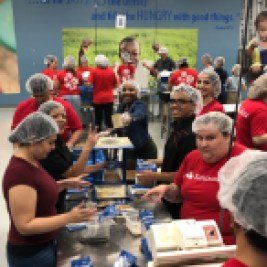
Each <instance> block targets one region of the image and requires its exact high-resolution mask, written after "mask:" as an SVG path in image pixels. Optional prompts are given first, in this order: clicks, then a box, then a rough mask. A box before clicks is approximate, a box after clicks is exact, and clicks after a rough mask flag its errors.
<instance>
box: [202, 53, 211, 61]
mask: <svg viewBox="0 0 267 267" xmlns="http://www.w3.org/2000/svg"><path fill="white" fill-rule="evenodd" d="M204 59H205V60H206V61H208V62H209V63H212V56H211V55H210V54H208V53H205V54H204V55H202V57H201V60H204Z"/></svg>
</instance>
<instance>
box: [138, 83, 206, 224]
mask: <svg viewBox="0 0 267 267" xmlns="http://www.w3.org/2000/svg"><path fill="white" fill-rule="evenodd" d="M169 105H170V110H171V113H172V118H173V120H174V121H173V123H172V127H173V130H172V132H171V134H170V136H169V137H168V140H167V141H166V143H165V147H164V155H163V159H157V160H149V162H154V163H156V165H157V166H158V167H161V172H156V173H155V172H152V171H144V172H140V173H139V174H138V180H139V182H140V183H141V184H143V185H151V184H154V183H155V182H167V183H170V182H171V181H172V180H173V178H174V176H175V174H176V172H177V170H178V169H179V167H180V165H181V164H182V161H183V159H184V157H185V156H186V155H187V154H188V153H189V152H190V151H192V150H194V149H196V136H195V134H194V133H193V132H192V123H193V121H194V119H195V115H196V114H198V113H199V112H200V111H201V109H202V105H203V103H202V96H201V94H200V92H199V91H198V90H196V89H195V88H193V87H191V86H190V85H184V84H181V85H179V86H174V87H173V90H172V92H171V98H170V102H169ZM177 205H180V204H177V203H170V204H167V205H166V207H167V209H168V210H169V212H170V213H171V215H172V217H173V218H174V219H178V218H179V212H178V211H179V207H178V206H177Z"/></svg>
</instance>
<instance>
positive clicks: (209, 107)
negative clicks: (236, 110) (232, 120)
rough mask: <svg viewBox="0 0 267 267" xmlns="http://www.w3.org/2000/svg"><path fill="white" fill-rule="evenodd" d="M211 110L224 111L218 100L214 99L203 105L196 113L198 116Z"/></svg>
mask: <svg viewBox="0 0 267 267" xmlns="http://www.w3.org/2000/svg"><path fill="white" fill-rule="evenodd" d="M211 111H219V112H222V113H225V111H224V107H223V105H222V104H221V103H220V102H218V101H217V100H216V99H214V100H212V101H211V102H210V103H209V104H207V105H206V106H203V109H202V110H201V112H200V113H199V114H198V116H200V115H203V114H206V113H208V112H211Z"/></svg>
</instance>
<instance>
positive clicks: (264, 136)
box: [236, 74, 267, 151]
mask: <svg viewBox="0 0 267 267" xmlns="http://www.w3.org/2000/svg"><path fill="white" fill-rule="evenodd" d="M236 140H237V141H238V142H239V143H241V144H243V145H245V146H247V147H249V148H254V149H260V150H264V151H267V74H264V75H262V76H260V77H259V78H258V79H256V80H255V81H254V82H253V84H252V85H251V86H250V88H249V92H248V99H246V100H245V101H244V102H243V103H242V104H241V106H240V108H239V110H238V116H237V121H236Z"/></svg>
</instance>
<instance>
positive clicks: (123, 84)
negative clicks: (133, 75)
mask: <svg viewBox="0 0 267 267" xmlns="http://www.w3.org/2000/svg"><path fill="white" fill-rule="evenodd" d="M126 84H127V85H131V86H133V87H135V89H136V91H137V98H138V99H140V98H141V88H140V86H139V85H138V83H137V82H136V81H134V80H127V81H124V82H123V83H122V84H121V86H120V87H119V92H120V93H121V91H122V88H123V87H124V86H125V85H126Z"/></svg>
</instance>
